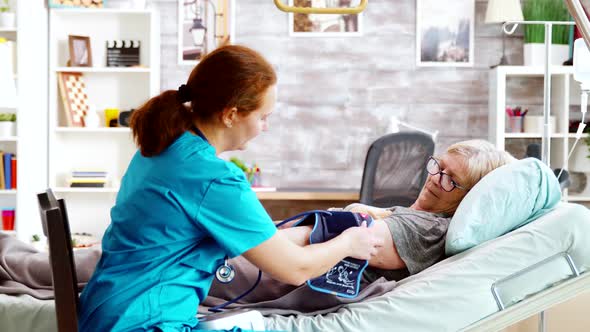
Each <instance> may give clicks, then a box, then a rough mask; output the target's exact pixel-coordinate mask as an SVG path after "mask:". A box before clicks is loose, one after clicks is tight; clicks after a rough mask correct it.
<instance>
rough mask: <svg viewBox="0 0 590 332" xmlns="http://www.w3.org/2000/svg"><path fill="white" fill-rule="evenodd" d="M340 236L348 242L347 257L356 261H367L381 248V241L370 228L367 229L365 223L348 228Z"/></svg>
mask: <svg viewBox="0 0 590 332" xmlns="http://www.w3.org/2000/svg"><path fill="white" fill-rule="evenodd" d="M340 236H343V237H345V238H346V239H347V240H348V241H349V248H350V251H349V253H348V256H350V257H353V258H357V259H366V260H369V259H371V257H373V256H374V255H376V254H377V252H378V248H380V247H381V246H383V240H382V239H381V238H380V237H378V236H377V235H376V234H375V232H373V230H372V227H371V228H369V227H367V222H366V221H363V223H362V224H361V225H360V226H359V227H350V228H348V229H347V230H345V231H344V232H342V234H341V235H340Z"/></svg>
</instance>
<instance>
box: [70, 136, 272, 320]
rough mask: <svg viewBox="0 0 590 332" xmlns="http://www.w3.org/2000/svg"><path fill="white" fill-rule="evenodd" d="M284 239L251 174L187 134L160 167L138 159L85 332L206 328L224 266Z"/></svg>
mask: <svg viewBox="0 0 590 332" xmlns="http://www.w3.org/2000/svg"><path fill="white" fill-rule="evenodd" d="M275 232H276V227H275V226H274V224H273V222H272V220H271V218H270V217H269V215H268V214H267V213H266V211H265V210H264V208H263V207H262V205H261V204H260V201H259V200H258V198H257V197H256V194H255V193H254V192H253V191H252V189H251V187H250V184H249V183H248V181H247V180H246V177H245V176H244V172H243V171H242V170H240V169H239V168H238V167H236V166H235V165H233V164H232V163H230V162H227V161H224V160H222V159H220V158H218V157H217V156H216V154H215V149H214V148H213V147H212V146H211V145H210V144H209V143H208V142H207V141H206V140H204V139H203V138H201V137H199V136H197V135H194V134H192V133H190V132H188V131H187V132H185V133H184V134H182V135H181V136H180V137H179V138H178V139H177V140H175V141H174V143H172V144H171V145H170V146H169V147H168V148H167V149H166V150H165V151H164V152H162V153H161V154H159V155H157V156H155V157H149V158H146V157H143V156H142V155H141V153H139V152H137V153H136V154H135V156H134V157H133V159H132V160H131V163H130V164H129V167H128V169H127V171H126V173H125V175H124V177H123V179H122V183H121V189H120V190H119V193H118V195H117V200H116V203H115V206H114V207H113V208H112V209H111V224H110V225H109V227H108V228H107V230H106V232H105V234H104V237H103V239H102V249H103V252H102V257H101V258H100V261H99V262H98V263H97V266H96V270H95V272H94V274H93V276H92V278H91V279H90V281H89V282H88V285H87V286H86V287H85V288H84V291H83V292H82V295H81V297H80V309H79V315H78V316H79V318H78V320H79V323H78V324H79V328H80V331H159V330H162V331H191V330H193V329H195V328H197V323H198V320H197V318H196V314H197V309H198V306H199V303H201V302H202V301H203V300H204V299H205V297H206V296H207V293H208V292H209V288H210V286H211V282H212V281H213V277H214V274H215V270H216V269H217V267H218V266H219V265H221V264H222V263H223V259H224V257H225V256H226V255H227V256H229V257H235V256H239V255H241V254H242V253H243V252H245V251H247V250H249V249H251V248H253V247H255V246H257V245H259V244H260V243H262V242H264V241H266V240H267V239H269V238H270V237H272V236H273V235H274V234H275ZM239 277H240V276H239V275H238V276H236V278H239Z"/></svg>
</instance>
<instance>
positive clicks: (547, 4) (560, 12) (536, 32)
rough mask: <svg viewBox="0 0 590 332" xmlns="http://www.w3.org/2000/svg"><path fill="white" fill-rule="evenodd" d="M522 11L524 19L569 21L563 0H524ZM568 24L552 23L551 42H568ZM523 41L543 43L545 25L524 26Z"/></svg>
mask: <svg viewBox="0 0 590 332" xmlns="http://www.w3.org/2000/svg"><path fill="white" fill-rule="evenodd" d="M522 13H523V16H524V19H525V21H571V18H570V14H569V12H568V10H567V7H566V6H565V3H564V1H563V0H526V1H525V2H524V5H523V8H522ZM569 31H570V26H568V25H554V26H553V31H552V34H551V35H552V38H551V42H552V43H553V44H563V45H567V44H569ZM524 42H525V43H541V44H543V43H545V26H544V25H541V24H535V25H525V26H524Z"/></svg>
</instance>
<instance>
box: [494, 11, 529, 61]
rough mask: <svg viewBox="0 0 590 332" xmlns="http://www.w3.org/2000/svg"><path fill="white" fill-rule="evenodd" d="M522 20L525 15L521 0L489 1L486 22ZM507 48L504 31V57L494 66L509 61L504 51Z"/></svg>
mask: <svg viewBox="0 0 590 332" xmlns="http://www.w3.org/2000/svg"><path fill="white" fill-rule="evenodd" d="M522 20H524V17H523V16H522V8H521V7H520V0H490V1H489V2H488V7H487V9H486V19H485V23H488V24H491V23H502V24H504V23H505V22H508V21H522ZM505 50H506V45H505V41H504V32H502V58H500V63H499V64H497V65H495V66H492V68H493V67H496V66H502V65H507V64H508V61H507V60H506V55H505V53H504V52H505Z"/></svg>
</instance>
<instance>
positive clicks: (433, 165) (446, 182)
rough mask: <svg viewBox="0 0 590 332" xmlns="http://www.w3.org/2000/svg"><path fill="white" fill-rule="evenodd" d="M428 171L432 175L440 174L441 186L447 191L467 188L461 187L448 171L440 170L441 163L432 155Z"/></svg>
mask: <svg viewBox="0 0 590 332" xmlns="http://www.w3.org/2000/svg"><path fill="white" fill-rule="evenodd" d="M426 171H427V172H428V173H429V174H430V175H437V174H440V177H439V180H438V183H439V184H440V186H441V188H442V189H443V190H444V191H446V192H451V191H453V190H454V189H455V188H459V189H461V190H467V189H465V187H461V186H460V185H458V184H457V182H455V181H454V180H453V178H452V177H451V176H450V175H448V174H447V173H445V172H443V171H441V170H440V164H439V163H438V161H437V160H436V159H434V157H430V159H429V160H428V164H426Z"/></svg>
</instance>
